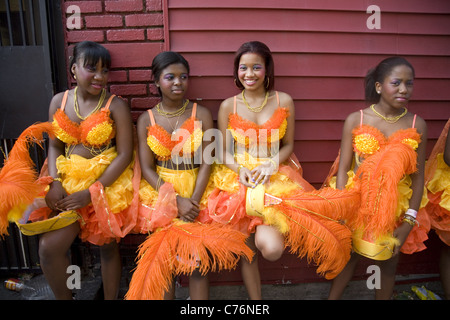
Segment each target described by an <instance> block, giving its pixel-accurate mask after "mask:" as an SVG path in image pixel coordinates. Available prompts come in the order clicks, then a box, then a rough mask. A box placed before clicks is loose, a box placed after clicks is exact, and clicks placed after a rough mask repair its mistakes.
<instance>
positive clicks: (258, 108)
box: [242, 89, 269, 112]
mask: <svg viewBox="0 0 450 320" xmlns="http://www.w3.org/2000/svg"><path fill="white" fill-rule="evenodd" d="M244 91H245V89H244V90H242V100H244V103H245V105H246V106H247V109H248V110H250V111H253V112H260V111H261V110H262V109H263V108H264V107H265V106H266V104H267V99H268V98H269V91H267V92H266V96H265V98H264V101H263V103H262V105H260V106H259V107H251V106H250V105H249V104H248V102H247V100H245V95H244Z"/></svg>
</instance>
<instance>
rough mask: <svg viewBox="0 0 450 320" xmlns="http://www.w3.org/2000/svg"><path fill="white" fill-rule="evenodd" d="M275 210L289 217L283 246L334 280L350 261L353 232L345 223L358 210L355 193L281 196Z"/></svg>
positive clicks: (325, 190)
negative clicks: (305, 257)
mask: <svg viewBox="0 0 450 320" xmlns="http://www.w3.org/2000/svg"><path fill="white" fill-rule="evenodd" d="M281 200H282V202H281V203H280V204H278V205H276V206H275V207H278V208H279V209H280V211H281V212H283V213H284V214H285V215H286V217H287V218H288V219H287V220H288V224H289V234H288V235H287V237H286V245H287V246H289V247H290V249H291V252H292V253H295V254H297V255H298V256H299V257H300V258H303V257H304V256H307V258H308V263H310V262H311V261H313V262H314V263H315V264H317V265H318V268H317V273H319V274H321V275H324V276H325V278H326V279H332V278H334V277H336V276H337V275H338V274H339V273H340V272H341V271H342V269H343V268H344V267H345V265H346V264H347V262H348V260H349V259H350V252H351V246H352V240H351V237H352V232H351V230H350V229H349V228H348V226H347V225H346V224H345V222H346V221H347V220H351V219H354V217H353V215H354V214H355V213H356V211H357V208H358V207H359V200H360V195H359V192H358V191H357V190H349V191H342V190H335V189H332V188H322V189H320V190H317V191H312V192H296V193H294V194H291V195H288V196H283V197H282V198H281Z"/></svg>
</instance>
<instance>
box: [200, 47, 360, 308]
mask: <svg viewBox="0 0 450 320" xmlns="http://www.w3.org/2000/svg"><path fill="white" fill-rule="evenodd" d="M234 81H235V84H236V86H237V87H238V88H239V89H240V90H242V91H241V92H240V93H239V94H238V95H236V96H234V97H231V98H228V99H226V100H225V101H223V102H222V104H221V106H220V109H219V115H218V128H219V130H220V132H221V133H222V136H223V137H224V140H225V143H224V145H223V155H224V156H223V165H218V166H215V167H214V170H213V173H212V176H213V180H214V186H215V187H216V189H215V190H214V191H213V192H212V193H211V195H210V197H209V198H208V207H209V209H210V218H211V219H212V220H214V221H218V222H220V223H223V224H225V225H229V226H231V227H233V228H236V229H238V230H241V231H242V232H245V233H246V234H248V235H250V237H249V240H248V243H249V246H250V247H251V248H252V249H253V250H254V251H257V250H259V251H260V252H261V253H262V256H263V257H264V258H265V259H267V260H269V261H276V260H278V259H279V258H280V257H281V255H282V254H283V252H284V248H285V245H288V246H290V247H291V249H292V252H294V253H297V254H298V255H299V256H300V257H303V256H305V255H308V258H309V260H314V262H315V263H316V264H317V265H319V268H318V272H320V273H325V274H327V277H333V276H334V275H335V274H337V273H338V272H339V271H340V270H341V269H342V268H343V267H344V266H345V264H346V262H347V260H348V258H349V256H350V231H349V230H348V229H347V227H346V226H345V225H343V224H342V223H341V221H340V220H341V219H343V218H344V217H343V216H342V212H345V208H348V207H349V206H350V207H351V206H352V202H351V201H350V199H351V197H352V195H351V194H350V193H348V194H347V196H348V198H346V196H344V195H343V194H341V193H338V194H334V195H331V194H328V195H327V194H326V192H329V191H330V190H322V191H320V192H318V191H315V190H314V188H313V187H312V186H311V185H310V184H309V183H308V182H307V181H306V180H304V179H303V177H302V176H301V167H300V164H299V163H298V161H297V159H296V157H295V155H294V154H293V150H294V130H295V108H294V102H293V100H292V98H291V97H290V96H289V95H288V94H287V93H284V92H279V91H274V90H273V88H274V63H273V59H272V54H271V52H270V50H269V48H268V47H267V46H266V45H265V44H264V43H261V42H258V41H252V42H247V43H244V44H243V45H242V46H241V47H240V48H239V50H238V51H237V53H236V55H235V60H234ZM336 195H337V197H336ZM327 197H329V198H327ZM338 198H340V199H339V200H338ZM258 199H260V200H261V201H259V200H258ZM354 200H355V198H353V203H357V201H354ZM338 202H339V205H337V203H338ZM327 206H328V207H327ZM339 209H340V210H339ZM241 268H242V269H241V270H242V276H243V280H244V284H245V285H246V287H247V291H248V294H249V297H250V299H261V284H260V274H259V269H258V260H257V259H256V258H255V259H253V261H252V262H250V261H248V260H245V259H242V264H241Z"/></svg>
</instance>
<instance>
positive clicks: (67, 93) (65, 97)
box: [61, 90, 69, 111]
mask: <svg viewBox="0 0 450 320" xmlns="http://www.w3.org/2000/svg"><path fill="white" fill-rule="evenodd" d="M68 95H69V90H66V92H64V96H63V98H62V101H61V110H62V111H64V108H65V107H66V103H67V96H68Z"/></svg>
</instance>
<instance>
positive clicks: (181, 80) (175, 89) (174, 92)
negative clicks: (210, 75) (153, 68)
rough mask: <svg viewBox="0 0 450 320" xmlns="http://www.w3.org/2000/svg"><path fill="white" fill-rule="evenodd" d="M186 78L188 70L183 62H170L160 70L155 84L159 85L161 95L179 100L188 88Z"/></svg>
mask: <svg viewBox="0 0 450 320" xmlns="http://www.w3.org/2000/svg"><path fill="white" fill-rule="evenodd" d="M188 78H189V76H188V70H187V69H186V67H185V66H184V65H183V64H181V63H176V64H171V65H169V66H168V67H167V68H165V69H164V70H163V71H162V72H161V75H160V77H159V79H158V81H156V85H157V86H159V89H160V90H161V94H162V96H163V97H166V98H168V99H171V100H179V99H182V98H183V97H184V95H185V93H186V91H187V89H188Z"/></svg>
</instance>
